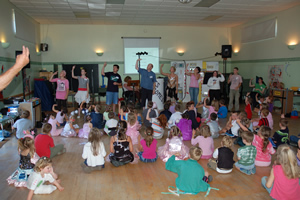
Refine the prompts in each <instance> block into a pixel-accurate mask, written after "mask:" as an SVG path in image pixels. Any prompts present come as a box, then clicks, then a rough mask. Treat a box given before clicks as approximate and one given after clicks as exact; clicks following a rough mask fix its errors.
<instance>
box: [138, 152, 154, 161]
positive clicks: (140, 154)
mask: <svg viewBox="0 0 300 200" xmlns="http://www.w3.org/2000/svg"><path fill="white" fill-rule="evenodd" d="M138 156H139V158H140V160H141V161H142V162H145V163H149V162H155V161H156V160H157V153H156V157H155V158H153V159H147V158H144V157H143V152H142V151H141V152H138Z"/></svg>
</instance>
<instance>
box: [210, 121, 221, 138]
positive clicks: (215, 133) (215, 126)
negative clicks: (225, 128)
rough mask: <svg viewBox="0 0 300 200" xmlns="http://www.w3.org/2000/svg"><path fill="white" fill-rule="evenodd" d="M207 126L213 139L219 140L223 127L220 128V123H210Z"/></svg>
mask: <svg viewBox="0 0 300 200" xmlns="http://www.w3.org/2000/svg"><path fill="white" fill-rule="evenodd" d="M207 125H208V126H209V128H210V132H211V137H212V138H217V137H219V131H220V130H221V127H220V126H219V123H218V122H217V121H212V120H211V121H209V122H208V123H207Z"/></svg>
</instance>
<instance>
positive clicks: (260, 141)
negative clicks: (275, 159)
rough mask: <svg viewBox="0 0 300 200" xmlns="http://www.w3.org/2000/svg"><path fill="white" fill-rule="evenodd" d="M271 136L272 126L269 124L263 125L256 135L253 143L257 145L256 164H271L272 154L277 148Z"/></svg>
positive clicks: (263, 165) (264, 165) (262, 165)
mask: <svg viewBox="0 0 300 200" xmlns="http://www.w3.org/2000/svg"><path fill="white" fill-rule="evenodd" d="M270 136H271V128H270V127H268V126H261V127H260V128H259V130H258V132H257V135H256V134H255V135H254V139H253V142H252V145H253V146H255V147H256V150H257V155H256V158H255V165H256V166H260V167H267V166H269V165H270V164H271V158H272V157H271V155H272V154H274V153H275V150H274V148H273V146H272V144H271V142H270V141H269V137H270Z"/></svg>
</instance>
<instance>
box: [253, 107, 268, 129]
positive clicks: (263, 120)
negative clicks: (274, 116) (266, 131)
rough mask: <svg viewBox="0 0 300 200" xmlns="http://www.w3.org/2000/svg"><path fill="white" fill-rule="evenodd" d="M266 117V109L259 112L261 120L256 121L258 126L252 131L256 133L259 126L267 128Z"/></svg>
mask: <svg viewBox="0 0 300 200" xmlns="http://www.w3.org/2000/svg"><path fill="white" fill-rule="evenodd" d="M268 115H269V110H268V109H265V108H264V109H262V110H261V113H260V116H261V118H260V120H259V121H258V124H257V125H256V126H254V127H253V129H254V131H256V132H257V130H258V129H259V127H261V126H268V127H269V120H268V118H267V116H268Z"/></svg>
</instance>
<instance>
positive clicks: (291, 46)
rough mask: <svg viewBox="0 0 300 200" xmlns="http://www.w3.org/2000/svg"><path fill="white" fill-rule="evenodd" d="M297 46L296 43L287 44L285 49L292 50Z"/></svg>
mask: <svg viewBox="0 0 300 200" xmlns="http://www.w3.org/2000/svg"><path fill="white" fill-rule="evenodd" d="M296 46H297V44H296V43H291V44H288V45H287V47H288V48H289V50H294V49H295V48H296Z"/></svg>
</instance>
